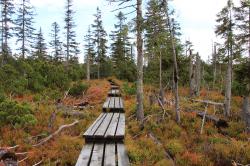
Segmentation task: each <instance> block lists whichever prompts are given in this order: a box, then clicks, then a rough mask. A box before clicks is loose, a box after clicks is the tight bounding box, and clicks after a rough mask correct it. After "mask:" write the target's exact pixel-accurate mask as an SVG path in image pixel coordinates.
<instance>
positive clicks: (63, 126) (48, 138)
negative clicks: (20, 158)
mask: <svg viewBox="0 0 250 166" xmlns="http://www.w3.org/2000/svg"><path fill="white" fill-rule="evenodd" d="M78 123H79V121H78V120H76V121H75V122H73V123H71V124H68V125H62V126H60V127H59V129H58V130H57V131H55V132H54V133H53V134H51V135H49V136H48V137H46V138H44V139H43V140H42V141H41V142H39V143H38V144H35V145H32V146H33V147H37V146H40V145H43V144H44V143H46V142H48V141H49V140H50V139H52V138H53V137H54V136H56V135H58V134H59V133H60V132H61V131H62V130H63V129H65V128H69V127H72V126H74V125H76V124H78Z"/></svg>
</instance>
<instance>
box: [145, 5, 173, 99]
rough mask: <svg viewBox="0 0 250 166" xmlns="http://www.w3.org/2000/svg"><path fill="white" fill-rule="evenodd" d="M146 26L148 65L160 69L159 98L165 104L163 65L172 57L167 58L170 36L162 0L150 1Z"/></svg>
mask: <svg viewBox="0 0 250 166" xmlns="http://www.w3.org/2000/svg"><path fill="white" fill-rule="evenodd" d="M145 25H146V26H145V30H146V34H145V36H146V48H147V55H148V63H149V66H151V67H152V66H153V65H156V67H157V68H159V89H160V95H159V96H160V100H161V102H162V103H164V89H163V85H162V84H163V82H162V80H163V78H162V75H163V74H162V73H163V69H162V63H163V60H164V61H165V60H166V59H167V58H168V57H170V56H167V51H166V50H167V39H168V36H169V35H168V32H167V21H166V15H165V13H164V8H163V7H162V5H161V1H160V0H150V1H149V2H148V6H147V12H146V22H145ZM168 59H169V58H168Z"/></svg>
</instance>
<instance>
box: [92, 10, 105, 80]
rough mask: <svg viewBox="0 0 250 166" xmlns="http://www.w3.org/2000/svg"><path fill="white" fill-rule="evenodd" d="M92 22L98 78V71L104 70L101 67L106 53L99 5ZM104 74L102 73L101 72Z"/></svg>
mask: <svg viewBox="0 0 250 166" xmlns="http://www.w3.org/2000/svg"><path fill="white" fill-rule="evenodd" d="M94 16H95V20H94V23H93V24H92V29H93V36H94V38H93V39H94V44H95V55H96V63H97V67H98V69H97V70H98V71H97V75H98V76H97V77H98V79H99V78H100V71H102V72H104V71H103V70H101V68H103V67H104V66H103V64H104V63H105V62H106V59H107V57H106V53H107V46H106V43H107V39H106V36H107V33H106V31H105V30H104V28H103V23H102V14H101V10H100V9H99V7H97V9H96V14H95V15H94ZM102 75H104V74H102Z"/></svg>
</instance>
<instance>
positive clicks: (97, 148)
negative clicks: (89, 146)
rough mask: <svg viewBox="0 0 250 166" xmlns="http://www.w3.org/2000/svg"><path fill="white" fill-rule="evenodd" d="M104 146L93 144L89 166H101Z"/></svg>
mask: <svg viewBox="0 0 250 166" xmlns="http://www.w3.org/2000/svg"><path fill="white" fill-rule="evenodd" d="M103 151H104V144H95V145H94V149H93V152H92V157H91V161H90V166H101V165H102V160H103Z"/></svg>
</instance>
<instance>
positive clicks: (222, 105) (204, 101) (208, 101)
mask: <svg viewBox="0 0 250 166" xmlns="http://www.w3.org/2000/svg"><path fill="white" fill-rule="evenodd" d="M192 101H194V102H200V103H204V104H211V105H216V106H221V107H224V103H217V102H214V101H210V100H194V99H192Z"/></svg>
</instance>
